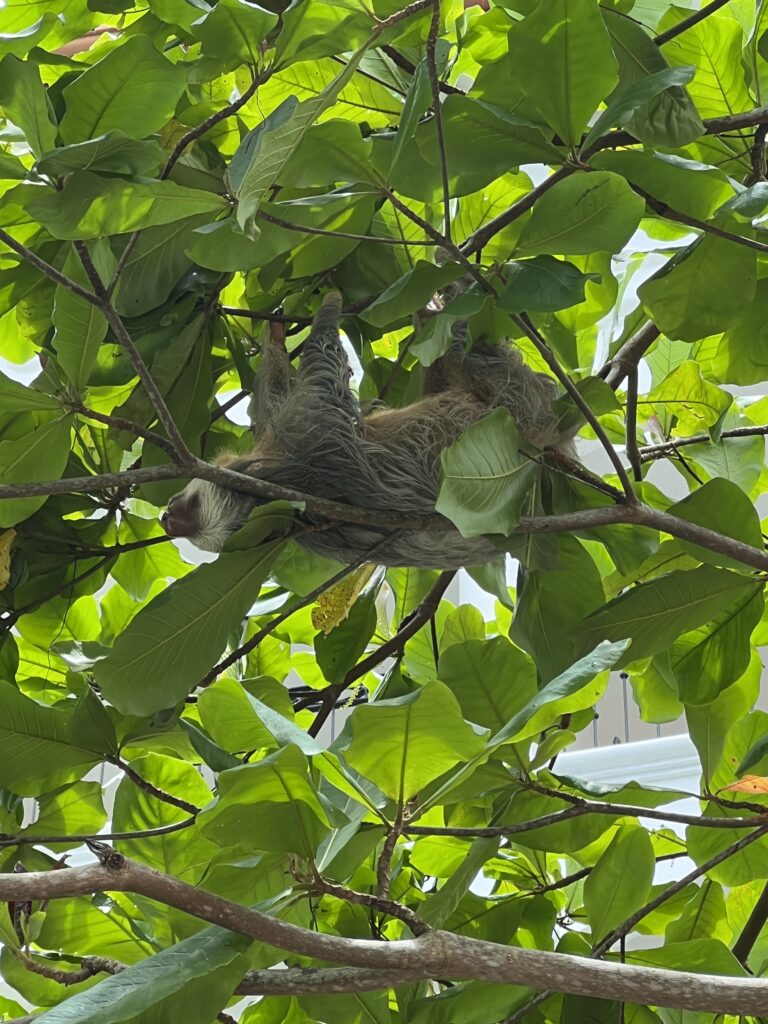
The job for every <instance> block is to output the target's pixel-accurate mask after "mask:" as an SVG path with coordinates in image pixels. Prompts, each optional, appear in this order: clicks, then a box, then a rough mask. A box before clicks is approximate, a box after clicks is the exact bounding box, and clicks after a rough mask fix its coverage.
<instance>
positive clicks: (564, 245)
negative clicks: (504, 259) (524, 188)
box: [518, 171, 644, 256]
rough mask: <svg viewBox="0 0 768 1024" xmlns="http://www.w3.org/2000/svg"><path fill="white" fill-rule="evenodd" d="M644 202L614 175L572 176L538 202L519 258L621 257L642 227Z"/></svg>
mask: <svg viewBox="0 0 768 1024" xmlns="http://www.w3.org/2000/svg"><path fill="white" fill-rule="evenodd" d="M643 206H644V204H643V200H642V199H641V198H640V197H639V196H637V195H635V193H634V192H633V191H632V190H631V189H630V187H629V185H628V184H627V183H626V181H625V180H624V179H623V178H620V177H619V176H618V175H616V174H611V173H610V172H608V171H594V172H592V173H591V174H572V175H571V176H570V177H568V178H566V179H565V180H564V181H559V182H558V183H557V184H556V185H554V186H553V187H552V188H551V189H550V190H549V191H548V192H545V193H544V195H543V196H542V197H541V198H540V199H539V200H538V202H537V203H536V205H535V206H534V208H533V211H532V212H531V218H530V220H529V221H528V223H527V224H526V226H525V228H524V230H523V233H522V235H521V236H520V243H519V245H518V252H519V253H520V254H521V255H528V254H534V253H552V254H554V255H560V256H579V255H586V254H589V253H592V252H595V251H596V250H604V251H605V252H611V253H615V252H618V251H619V250H620V249H621V248H623V246H624V245H625V244H626V242H627V241H628V240H629V237H630V235H631V234H632V232H633V231H634V230H635V228H636V227H637V225H638V224H639V223H640V218H641V217H642V215H643Z"/></svg>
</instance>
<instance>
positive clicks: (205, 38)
mask: <svg viewBox="0 0 768 1024" xmlns="http://www.w3.org/2000/svg"><path fill="white" fill-rule="evenodd" d="M276 24H277V15H276V14H273V13H272V12H271V11H268V10H265V9H264V8H263V7H259V6H258V4H255V3H250V2H248V0H219V2H218V3H217V4H216V6H215V7H214V8H213V10H212V11H211V12H210V14H206V15H205V17H204V18H201V19H200V20H199V21H196V22H195V23H194V25H193V26H192V31H193V33H194V35H195V37H196V38H197V39H199V40H200V43H201V49H202V52H203V54H204V55H205V56H206V57H218V58H224V60H225V61H227V62H228V63H232V64H235V63H236V64H250V65H252V66H254V67H255V66H258V64H259V63H260V59H261V43H262V42H263V41H264V39H265V38H266V36H267V33H268V32H269V30H270V29H271V28H273V27H274V26H275V25H276Z"/></svg>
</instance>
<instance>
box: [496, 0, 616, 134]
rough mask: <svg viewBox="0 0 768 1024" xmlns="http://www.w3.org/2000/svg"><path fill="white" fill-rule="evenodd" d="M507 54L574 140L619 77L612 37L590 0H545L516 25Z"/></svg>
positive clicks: (537, 102) (536, 100)
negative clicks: (609, 35)
mask: <svg viewBox="0 0 768 1024" xmlns="http://www.w3.org/2000/svg"><path fill="white" fill-rule="evenodd" d="M509 56H510V61H511V66H512V73H513V75H514V77H515V78H516V80H517V83H518V85H519V87H520V89H521V90H522V91H523V93H524V94H525V95H526V96H527V97H528V99H529V100H530V102H531V103H532V104H533V105H534V106H535V107H537V108H538V110H539V111H540V112H541V114H542V116H543V118H544V120H545V121H546V123H547V124H548V125H549V126H550V127H551V128H553V129H554V130H555V131H556V132H557V134H558V135H559V136H560V138H561V139H562V140H563V141H564V142H566V143H568V144H570V145H575V144H576V143H577V142H578V141H579V139H580V137H581V133H582V131H583V129H584V127H585V126H586V124H587V122H588V121H589V119H590V117H591V116H592V114H593V113H594V112H595V110H596V109H597V107H598V105H599V103H600V101H601V100H603V99H605V97H606V96H607V95H608V93H609V92H610V91H611V90H612V89H613V87H614V86H615V85H616V82H617V81H618V74H617V68H616V59H615V57H614V56H613V50H612V49H611V41H610V39H609V37H608V32H607V31H606V28H605V25H604V23H603V20H602V18H601V17H600V12H599V9H598V6H597V4H595V3H593V2H592V0H541V2H540V3H539V4H538V6H537V7H536V9H535V10H534V11H533V13H532V14H529V15H528V17H527V18H525V20H524V21H522V22H519V23H517V24H514V25H513V27H512V30H511V31H510V33H509Z"/></svg>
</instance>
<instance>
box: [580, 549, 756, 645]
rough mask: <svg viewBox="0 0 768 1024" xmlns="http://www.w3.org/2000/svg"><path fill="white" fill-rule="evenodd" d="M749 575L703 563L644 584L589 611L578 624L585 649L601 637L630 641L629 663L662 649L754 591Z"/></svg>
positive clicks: (752, 581)
mask: <svg viewBox="0 0 768 1024" xmlns="http://www.w3.org/2000/svg"><path fill="white" fill-rule="evenodd" d="M754 586H755V583H754V580H751V579H750V578H749V577H748V576H741V575H739V574H738V573H735V572H730V571H729V570H727V569H715V568H713V567H712V566H710V565H702V566H699V568H698V569H692V570H691V571H690V572H683V571H682V570H680V569H675V570H674V571H673V572H670V573H668V574H667V575H666V576H659V577H658V578H657V579H655V580H651V581H649V582H648V583H640V584H639V585H638V586H636V587H632V589H631V590H628V591H626V592H625V593H624V594H621V595H620V596H619V597H617V598H615V599H614V600H613V601H609V602H608V604H606V605H605V607H604V608H601V609H599V610H598V611H596V612H593V613H592V614H591V615H588V616H587V617H586V618H585V619H584V620H583V621H582V622H581V624H580V625H579V626H578V627H577V628H576V633H577V636H578V646H579V648H580V649H581V650H587V649H589V648H590V647H594V646H595V644H596V643H598V642H599V641H601V640H618V639H620V638H624V639H630V640H631V641H632V646H631V647H630V650H629V652H628V655H627V657H626V658H624V659H623V661H624V662H627V661H630V660H631V661H637V660H639V659H640V658H648V657H650V656H651V655H652V654H656V653H657V652H658V651H663V650H664V649H665V648H667V647H668V646H669V645H670V644H671V643H672V642H673V641H674V640H676V639H677V637H679V636H680V635H681V634H682V633H686V632H688V631H689V630H692V629H696V628H698V627H699V626H703V625H704V624H705V623H706V622H709V621H710V620H711V619H713V618H714V617H715V616H716V615H717V614H718V613H719V612H720V611H721V610H722V608H723V605H724V604H730V603H731V602H732V601H735V600H736V599H737V598H738V597H739V596H740V595H741V594H744V593H745V592H747V591H749V592H752V591H753V589H754Z"/></svg>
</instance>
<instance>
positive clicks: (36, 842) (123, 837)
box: [0, 818, 197, 849]
mask: <svg viewBox="0 0 768 1024" xmlns="http://www.w3.org/2000/svg"><path fill="white" fill-rule="evenodd" d="M196 820H197V819H196V818H185V819H184V821H176V822H174V823H173V824H172V825H159V826H158V827H157V828H143V829H137V830H136V831H134V832H98V833H92V834H83V835H70V836H56V835H52V836H46V835H38V836H36V835H34V834H29V833H28V832H24V833H22V834H21V835H17V836H8V835H4V834H3V833H0V849H3V848H5V847H7V846H54V845H56V844H58V843H69V844H70V845H71V846H78V845H79V844H81V843H88V842H94V841H97V842H113V841H118V840H119V841H121V842H122V841H130V840H131V839H151V838H152V837H153V836H164V835H167V834H168V833H169V832H181V830H182V829H185V828H189V827H190V825H194V824H195V822H196ZM30 828H34V825H31V826H30Z"/></svg>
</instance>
